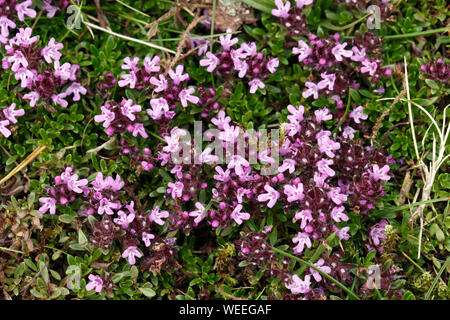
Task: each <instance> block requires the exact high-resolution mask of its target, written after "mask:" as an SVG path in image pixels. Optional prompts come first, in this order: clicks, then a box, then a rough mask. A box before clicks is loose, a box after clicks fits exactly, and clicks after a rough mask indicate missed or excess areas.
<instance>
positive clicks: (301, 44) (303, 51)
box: [292, 40, 312, 62]
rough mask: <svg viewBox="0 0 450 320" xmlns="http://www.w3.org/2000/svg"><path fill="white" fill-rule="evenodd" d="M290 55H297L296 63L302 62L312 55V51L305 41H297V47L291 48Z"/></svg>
mask: <svg viewBox="0 0 450 320" xmlns="http://www.w3.org/2000/svg"><path fill="white" fill-rule="evenodd" d="M292 53H293V54H298V55H299V56H298V62H302V61H303V60H305V59H306V58H307V57H308V56H309V55H310V54H311V53H312V49H311V48H310V47H309V46H308V44H307V43H306V42H305V41H303V40H299V41H298V47H294V48H292Z"/></svg>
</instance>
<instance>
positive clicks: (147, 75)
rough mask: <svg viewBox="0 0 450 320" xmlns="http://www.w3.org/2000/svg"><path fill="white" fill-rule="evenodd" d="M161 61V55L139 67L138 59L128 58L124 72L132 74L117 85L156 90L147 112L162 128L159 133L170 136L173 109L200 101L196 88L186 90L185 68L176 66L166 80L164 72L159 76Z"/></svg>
mask: <svg viewBox="0 0 450 320" xmlns="http://www.w3.org/2000/svg"><path fill="white" fill-rule="evenodd" d="M159 61H160V59H159V57H158V56H155V57H153V58H150V57H146V58H145V59H144V62H143V64H142V66H141V67H138V63H139V58H138V57H134V58H130V57H127V58H125V60H124V64H123V65H122V69H123V70H129V73H127V74H123V75H122V76H121V80H120V81H119V83H118V84H119V87H130V88H132V89H134V88H136V89H138V90H141V89H150V88H151V90H153V98H152V99H151V100H150V108H148V109H146V112H147V114H148V115H149V116H150V118H152V119H153V120H155V121H156V122H157V123H158V124H159V125H160V133H161V135H162V136H164V135H166V134H167V130H168V127H169V122H170V120H172V118H173V117H174V116H175V112H174V111H173V110H174V109H175V108H176V106H177V103H178V102H179V103H181V106H182V107H183V108H186V107H187V106H188V104H189V103H192V104H198V103H199V102H200V99H199V97H197V96H195V95H194V93H195V89H194V88H186V83H187V82H188V81H189V79H190V77H189V74H188V73H185V72H184V67H183V65H178V66H176V67H175V70H173V69H170V70H169V71H168V75H169V77H168V78H167V77H166V75H165V74H163V73H160V74H158V72H159V71H160V66H158V63H159ZM155 94H156V95H155ZM158 95H159V96H158Z"/></svg>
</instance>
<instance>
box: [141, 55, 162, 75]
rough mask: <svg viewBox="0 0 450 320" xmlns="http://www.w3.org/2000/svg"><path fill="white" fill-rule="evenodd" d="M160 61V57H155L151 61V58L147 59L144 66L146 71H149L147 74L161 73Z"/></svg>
mask: <svg viewBox="0 0 450 320" xmlns="http://www.w3.org/2000/svg"><path fill="white" fill-rule="evenodd" d="M159 60H160V59H159V57H158V56H154V57H153V59H150V57H145V59H144V63H143V64H142V65H143V66H144V68H145V71H147V73H152V72H159V70H160V69H161V68H160V66H158V63H159Z"/></svg>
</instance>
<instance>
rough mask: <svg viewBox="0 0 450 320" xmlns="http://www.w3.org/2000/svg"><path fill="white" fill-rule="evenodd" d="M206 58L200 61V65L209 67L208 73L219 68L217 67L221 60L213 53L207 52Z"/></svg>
mask: <svg viewBox="0 0 450 320" xmlns="http://www.w3.org/2000/svg"><path fill="white" fill-rule="evenodd" d="M206 57H207V59H202V60H200V65H201V66H202V67H206V66H207V67H208V68H207V69H206V71H208V72H213V71H214V69H215V68H216V67H217V65H218V64H219V62H220V60H219V58H217V57H216V56H215V55H214V54H212V53H211V52H207V53H206Z"/></svg>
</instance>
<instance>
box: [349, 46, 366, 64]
mask: <svg viewBox="0 0 450 320" xmlns="http://www.w3.org/2000/svg"><path fill="white" fill-rule="evenodd" d="M352 50H353V55H352V56H351V58H350V59H352V60H353V61H356V62H362V61H363V60H364V58H365V56H366V48H362V49H361V50H359V49H358V47H352Z"/></svg>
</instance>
